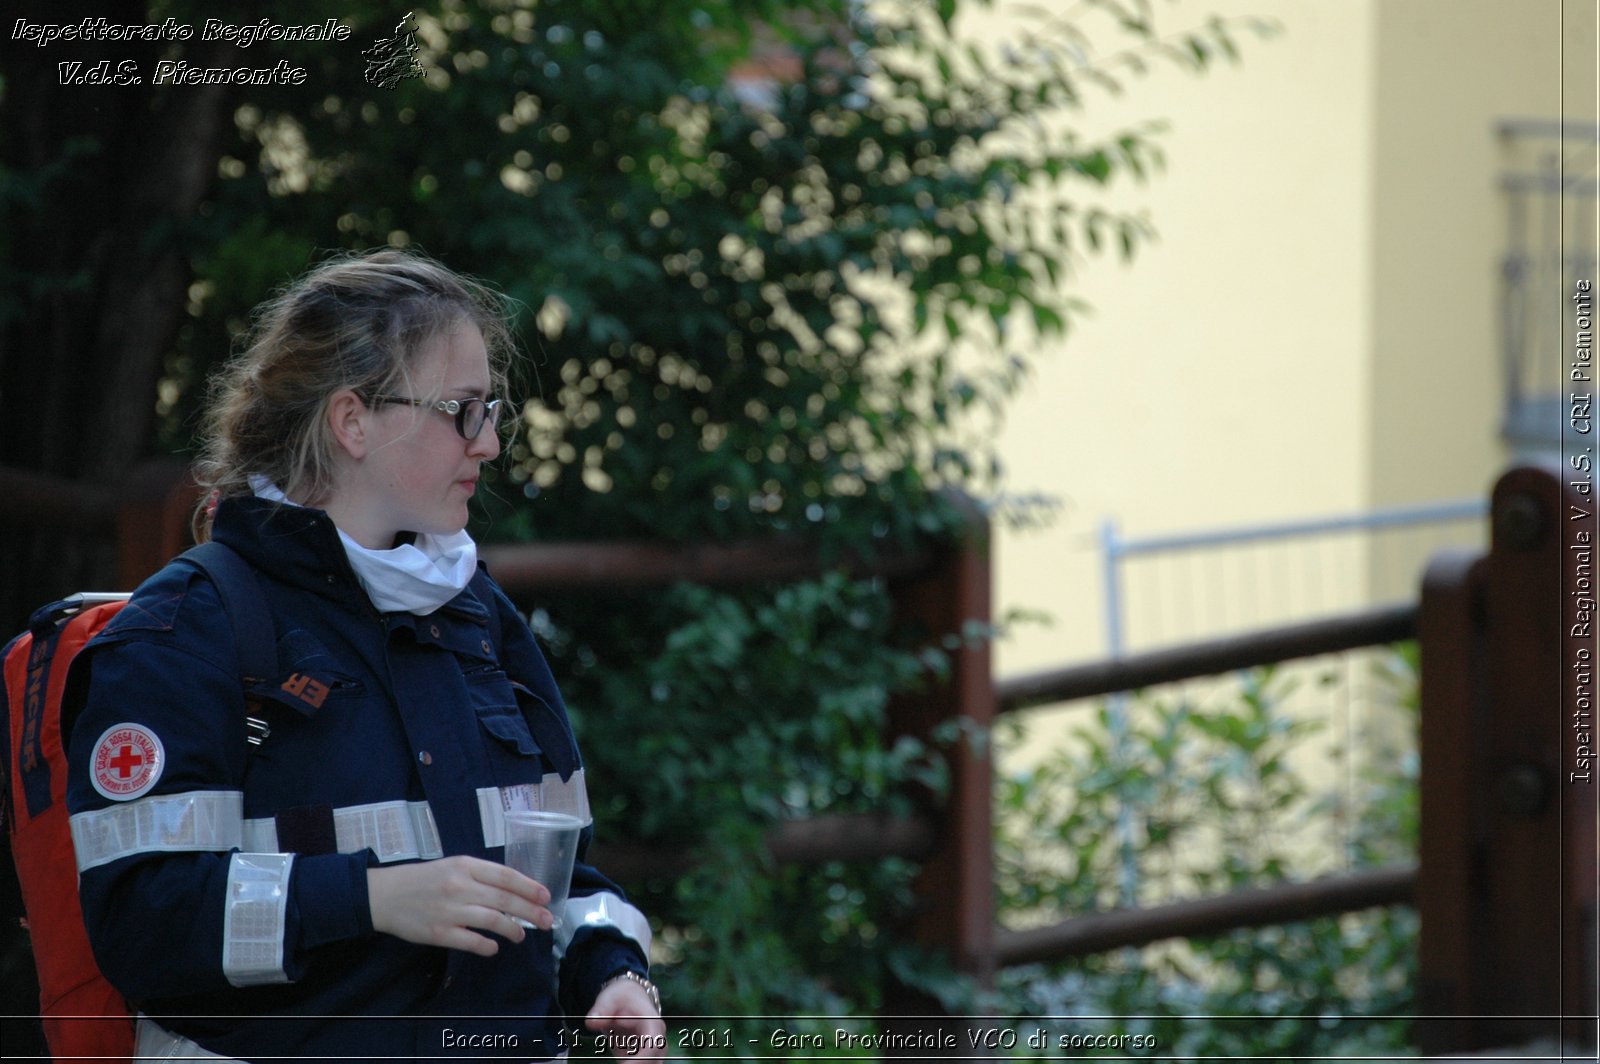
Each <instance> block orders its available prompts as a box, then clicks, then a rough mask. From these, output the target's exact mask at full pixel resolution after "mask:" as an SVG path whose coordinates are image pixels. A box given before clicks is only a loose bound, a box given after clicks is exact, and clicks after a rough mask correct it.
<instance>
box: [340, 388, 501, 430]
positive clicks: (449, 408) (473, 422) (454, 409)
mask: <svg viewBox="0 0 1600 1064" xmlns="http://www.w3.org/2000/svg"><path fill="white" fill-rule="evenodd" d="M367 401H368V402H369V403H372V404H374V405H378V406H382V405H383V404H384V403H400V404H402V405H404V406H414V407H418V408H419V409H422V410H437V411H438V412H439V413H441V414H444V415H446V416H447V417H450V418H452V419H454V421H455V423H456V434H457V435H458V436H460V437H461V438H462V439H464V440H475V439H477V438H478V433H480V432H482V431H483V427H484V426H485V425H488V426H489V431H491V432H493V431H495V430H496V429H497V428H498V427H499V425H500V406H501V400H499V399H440V400H439V401H438V402H429V401H428V400H426V399H412V398H410V397H409V396H405V395H374V396H372V397H371V398H369V399H368V400H367Z"/></svg>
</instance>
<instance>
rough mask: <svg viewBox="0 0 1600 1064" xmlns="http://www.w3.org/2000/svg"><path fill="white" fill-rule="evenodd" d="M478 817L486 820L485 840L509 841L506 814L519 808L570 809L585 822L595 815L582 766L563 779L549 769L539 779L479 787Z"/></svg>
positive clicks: (492, 843)
mask: <svg viewBox="0 0 1600 1064" xmlns="http://www.w3.org/2000/svg"><path fill="white" fill-rule="evenodd" d="M477 794H478V818H479V820H480V821H481V822H482V823H483V844H484V845H485V846H504V845H505V844H506V819H505V818H506V814H507V813H510V812H513V811H516V812H523V811H533V812H539V811H546V812H552V813H571V814H572V815H573V816H575V817H577V818H578V819H579V820H581V821H583V822H584V824H585V825H588V824H589V822H590V821H591V820H592V819H593V818H592V817H591V816H590V814H589V789H588V787H587V786H586V785H585V784H584V782H583V769H581V768H580V769H578V770H577V771H576V772H574V773H573V774H572V778H571V779H566V780H564V779H562V778H561V776H560V775H559V774H557V773H554V772H552V773H549V774H548V775H546V776H545V777H544V779H542V780H540V781H539V782H538V783H523V784H518V785H517V786H515V787H479V788H478V792H477Z"/></svg>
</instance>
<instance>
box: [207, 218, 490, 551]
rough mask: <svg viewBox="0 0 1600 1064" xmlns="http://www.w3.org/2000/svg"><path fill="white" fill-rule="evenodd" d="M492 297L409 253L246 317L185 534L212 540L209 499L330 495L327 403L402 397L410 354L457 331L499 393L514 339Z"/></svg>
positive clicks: (283, 293) (364, 259)
mask: <svg viewBox="0 0 1600 1064" xmlns="http://www.w3.org/2000/svg"><path fill="white" fill-rule="evenodd" d="M508 317H509V307H508V303H507V300H506V298H505V297H504V296H502V295H500V294H499V293H498V292H495V291H494V290H492V289H490V288H488V287H486V286H484V285H482V284H479V283H478V282H476V281H473V280H470V279H468V278H465V277H462V276H460V275H458V274H456V273H454V272H452V271H450V270H449V269H447V268H445V267H444V266H442V265H440V264H439V263H437V262H435V261H434V260H432V259H430V258H428V257H426V256H424V255H420V254H417V253H415V252H410V251H396V250H393V249H384V250H380V251H372V252H367V253H365V254H342V255H339V256H338V257H336V258H333V259H330V260H328V261H326V262H323V263H322V264H320V265H318V266H316V267H314V268H313V269H312V270H311V271H310V272H308V273H306V274H304V275H303V276H301V277H300V278H299V279H298V280H295V281H293V282H291V283H290V284H289V285H288V286H286V287H285V288H283V289H282V290H280V291H279V292H278V293H277V294H275V295H274V296H273V297H272V298H270V299H268V300H267V301H266V302H264V303H262V304H261V305H260V306H259V307H258V308H256V312H255V315H254V317H253V319H252V324H251V329H250V331H249V333H248V334H247V336H246V338H245V341H244V346H243V349H242V352H241V353H240V354H239V355H237V356H236V357H234V358H232V359H231V360H230V361H229V362H228V363H227V365H225V366H224V367H223V368H222V370H221V371H220V372H219V373H218V374H217V375H216V377H214V378H213V380H212V382H211V389H210V393H209V396H208V401H207V404H206V413H205V416H204V421H203V423H202V429H201V453H200V458H199V460H198V461H197V463H196V465H195V477H196V480H197V481H198V482H199V484H200V486H201V488H202V493H201V504H200V507H199V508H198V509H197V510H196V512H195V522H194V524H195V535H196V538H197V539H205V538H207V537H208V536H209V535H210V525H211V510H212V509H213V506H212V504H213V503H214V501H215V499H217V498H219V497H224V498H225V497H229V496H235V495H249V494H251V488H250V483H249V478H250V477H251V476H252V475H254V474H259V475H262V476H265V477H268V478H269V479H271V480H272V481H273V482H274V483H276V484H277V485H278V486H279V487H281V488H282V489H283V490H284V492H285V493H286V494H287V495H288V496H289V497H290V498H292V499H296V500H299V501H302V502H305V503H308V504H311V505H316V504H319V503H321V502H323V501H325V500H326V498H327V496H328V494H329V492H330V491H331V490H332V488H333V468H334V467H333V454H334V451H333V448H334V446H335V443H334V440H333V437H332V433H331V430H330V429H329V426H328V418H327V410H328V402H329V400H330V399H331V397H332V396H333V395H334V393H336V392H339V391H341V390H343V389H346V388H349V389H352V390H353V391H355V392H356V393H357V394H358V395H361V396H364V397H365V396H373V395H382V394H388V393H391V392H394V391H396V390H399V391H404V390H405V384H404V382H405V381H406V379H407V376H408V374H409V371H410V370H411V368H412V366H413V365H414V363H415V361H416V359H417V356H418V354H419V353H420V352H421V351H422V350H423V348H425V347H427V346H428V344H429V343H430V341H432V340H434V339H435V338H437V337H439V336H441V335H445V334H448V333H450V332H451V331H453V330H454V329H456V328H458V327H460V326H461V325H463V324H470V325H474V326H476V327H477V328H478V330H479V331H480V332H481V333H482V334H483V340H484V344H485V346H487V348H488V350H489V374H490V387H491V389H492V390H493V392H494V393H495V394H500V395H503V394H504V392H505V388H506V385H507V373H508V366H509V364H510V360H511V353H512V349H513V342H512V338H511V331H510V327H509V325H508V324H507V321H508Z"/></svg>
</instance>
